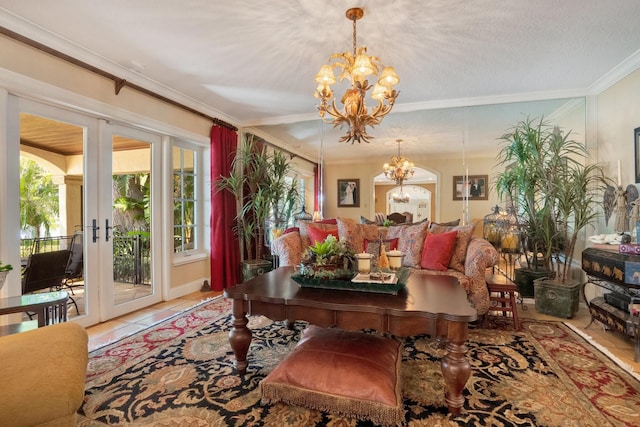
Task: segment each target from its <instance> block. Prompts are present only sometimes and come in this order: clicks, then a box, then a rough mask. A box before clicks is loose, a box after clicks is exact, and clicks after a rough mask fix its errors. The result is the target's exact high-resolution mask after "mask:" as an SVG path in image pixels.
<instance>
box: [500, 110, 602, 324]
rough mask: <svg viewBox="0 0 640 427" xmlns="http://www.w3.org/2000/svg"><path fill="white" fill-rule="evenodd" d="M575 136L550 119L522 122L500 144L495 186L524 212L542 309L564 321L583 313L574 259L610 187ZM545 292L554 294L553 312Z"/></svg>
mask: <svg viewBox="0 0 640 427" xmlns="http://www.w3.org/2000/svg"><path fill="white" fill-rule="evenodd" d="M570 136H571V132H568V133H566V134H565V133H563V132H562V131H561V130H560V129H559V128H558V127H554V126H551V125H550V124H549V123H548V122H546V121H545V120H544V118H541V119H539V120H537V119H530V118H527V119H525V120H523V121H521V122H519V123H518V124H516V126H515V127H514V128H513V129H511V130H510V131H509V132H508V133H506V134H505V135H503V136H502V137H501V138H500V139H501V141H502V143H501V148H500V151H499V153H498V165H501V166H504V167H505V170H504V171H503V172H501V173H499V174H498V175H497V179H496V181H495V186H496V190H497V191H498V194H499V195H500V196H501V197H502V196H503V195H505V194H507V195H509V196H510V197H511V200H512V201H514V202H515V204H516V206H517V207H518V209H519V213H520V218H521V220H522V222H523V224H521V226H522V228H523V230H524V233H525V234H526V242H527V245H528V247H527V248H526V249H527V251H528V252H529V253H531V254H532V257H531V259H532V261H531V262H532V263H533V265H534V266H535V264H537V263H539V264H540V266H541V268H542V269H543V270H544V272H545V278H544V279H536V282H535V285H534V290H535V298H536V309H537V310H538V311H541V312H543V313H546V314H552V315H557V316H559V317H572V316H573V315H574V314H575V312H576V311H577V308H578V301H579V298H578V297H579V283H578V282H577V281H575V280H573V279H572V278H571V266H572V261H573V256H574V252H575V249H576V244H577V243H578V238H579V236H580V233H581V232H582V231H583V230H584V228H585V227H586V226H587V225H588V224H589V223H591V222H592V221H593V220H594V219H595V218H596V215H597V210H596V207H597V206H598V202H597V201H596V200H597V199H596V198H597V197H598V195H601V194H602V191H603V190H604V188H605V185H606V180H605V178H604V173H603V170H602V167H601V166H600V165H598V164H594V163H590V162H589V157H588V152H587V149H586V147H585V145H584V144H583V143H581V142H579V141H576V140H574V139H572V138H571V137H570ZM539 283H541V284H540V285H539V286H538V284H539ZM539 288H540V290H543V289H544V290H547V289H551V290H550V291H548V292H549V296H550V298H549V301H548V302H549V306H550V307H549V308H547V307H546V306H545V297H544V295H543V294H541V295H538V289H539ZM565 291H566V292H565ZM552 292H553V293H554V294H553V295H551V293H552ZM563 293H568V298H564V297H562V294H563ZM558 295H560V297H558ZM574 297H575V298H574ZM551 300H553V301H551Z"/></svg>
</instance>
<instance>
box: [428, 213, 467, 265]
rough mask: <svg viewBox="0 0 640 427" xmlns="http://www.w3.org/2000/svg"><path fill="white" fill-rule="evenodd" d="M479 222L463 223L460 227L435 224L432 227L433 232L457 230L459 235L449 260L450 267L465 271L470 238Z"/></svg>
mask: <svg viewBox="0 0 640 427" xmlns="http://www.w3.org/2000/svg"><path fill="white" fill-rule="evenodd" d="M476 224H477V223H475V222H474V223H473V224H469V225H461V226H459V227H447V226H442V225H435V226H433V227H432V228H431V232H432V233H434V234H437V233H446V232H447V231H457V232H458V237H457V238H456V244H455V246H454V247H453V255H452V256H451V261H450V262H449V268H453V269H454V270H458V271H459V272H460V273H464V262H465V260H466V258H467V246H469V240H471V236H472V235H473V230H474V229H475V228H476Z"/></svg>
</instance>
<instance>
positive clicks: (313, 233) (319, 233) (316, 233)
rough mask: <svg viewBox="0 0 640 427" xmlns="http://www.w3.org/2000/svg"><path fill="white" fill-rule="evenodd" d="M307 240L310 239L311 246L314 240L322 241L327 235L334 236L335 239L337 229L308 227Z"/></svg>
mask: <svg viewBox="0 0 640 427" xmlns="http://www.w3.org/2000/svg"><path fill="white" fill-rule="evenodd" d="M308 230H309V240H310V241H311V246H313V245H315V244H316V242H320V243H322V242H324V241H325V240H326V239H327V237H328V236H330V235H331V236H334V237H335V238H336V239H337V238H338V229H337V228H330V229H327V230H321V229H319V228H316V227H313V226H312V227H309V229H308Z"/></svg>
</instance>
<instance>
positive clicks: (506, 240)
mask: <svg viewBox="0 0 640 427" xmlns="http://www.w3.org/2000/svg"><path fill="white" fill-rule="evenodd" d="M497 227H498V228H499V230H500V250H501V251H502V252H510V253H519V252H520V226H519V223H518V216H517V215H516V212H515V209H514V208H513V207H508V208H507V212H506V214H501V215H500V219H499V220H498V224H497Z"/></svg>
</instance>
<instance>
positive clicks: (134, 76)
mask: <svg viewBox="0 0 640 427" xmlns="http://www.w3.org/2000/svg"><path fill="white" fill-rule="evenodd" d="M0 29H6V30H9V31H10V32H13V33H16V34H18V35H20V36H22V37H25V38H27V39H30V40H33V41H35V42H36V43H40V44H42V45H45V46H47V47H48V48H51V49H52V50H55V51H58V52H61V53H63V54H65V55H68V56H70V57H71V58H73V59H76V60H78V61H81V62H84V63H86V64H89V65H91V66H93V67H96V68H98V69H100V70H103V71H106V72H107V73H110V74H113V75H114V76H118V77H119V78H121V79H123V80H126V81H127V82H130V83H132V84H135V85H138V86H140V87H142V88H144V89H146V90H149V91H151V92H155V93H157V94H158V95H161V96H163V97H165V98H168V99H170V100H173V101H176V102H178V103H180V104H183V105H185V106H187V107H189V108H192V109H194V110H197V111H200V112H202V113H204V114H207V115H210V116H213V117H216V118H219V119H220V120H223V121H225V122H228V123H230V124H232V125H234V126H236V127H238V126H239V125H238V124H239V122H240V121H239V120H238V119H237V118H235V117H231V116H229V115H227V114H225V113H223V112H222V111H219V110H217V109H215V108H212V107H211V106H209V105H207V104H204V103H202V102H200V101H197V100H195V99H193V98H190V97H188V96H185V95H184V94H182V93H180V92H177V91H175V90H174V89H172V88H170V87H168V86H165V85H163V84H162V83H159V82H157V81H155V80H153V79H151V78H148V77H146V76H144V75H142V74H140V72H139V71H136V70H135V69H134V68H135V67H133V66H132V68H131V69H129V68H127V67H124V66H122V65H120V64H118V63H116V62H113V61H111V60H109V59H107V58H105V57H103V56H101V55H99V54H97V53H95V52H93V51H90V50H88V49H86V48H84V47H82V46H80V45H78V44H77V43H74V42H72V41H71V40H68V39H65V38H63V37H60V36H59V35H56V34H54V33H52V32H50V31H48V30H45V29H44V28H42V27H40V26H38V25H36V24H35V23H33V22H31V21H28V20H25V19H24V18H22V17H19V16H17V15H15V14H13V13H11V12H9V11H8V10H6V9H4V8H2V7H0ZM7 37H10V36H9V35H8V36H7ZM17 41H18V42H20V40H17Z"/></svg>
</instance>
